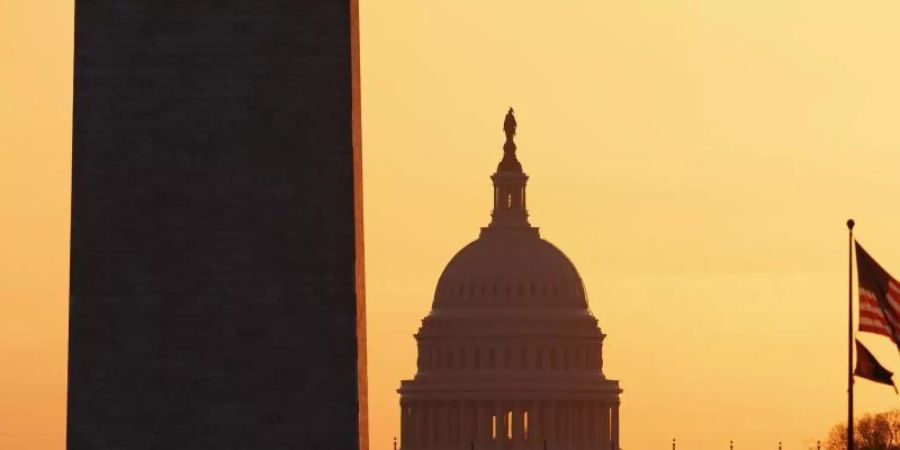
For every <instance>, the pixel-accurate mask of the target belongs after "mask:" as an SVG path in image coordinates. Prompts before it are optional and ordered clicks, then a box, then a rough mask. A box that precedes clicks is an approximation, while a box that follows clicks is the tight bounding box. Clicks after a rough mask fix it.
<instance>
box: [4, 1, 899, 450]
mask: <svg viewBox="0 0 900 450" xmlns="http://www.w3.org/2000/svg"><path fill="white" fill-rule="evenodd" d="M360 14H361V17H360V19H361V20H360V25H361V30H360V33H361V40H362V41H361V57H362V61H361V64H362V93H363V98H362V109H363V117H362V120H363V146H364V147H363V153H364V190H365V226H366V230H365V231H366V246H367V248H366V257H367V261H366V275H367V289H368V294H367V295H368V298H367V302H368V318H369V323H368V330H369V336H368V342H369V380H370V385H369V392H370V398H369V412H370V423H371V430H370V436H371V448H372V449H388V448H390V446H391V438H392V437H393V436H395V435H397V434H398V431H399V429H398V426H399V407H398V404H397V401H398V397H397V394H396V392H395V391H396V388H397V387H398V385H399V381H400V379H402V378H408V377H411V376H412V375H413V374H414V370H415V368H414V362H415V344H414V341H413V338H412V334H413V333H414V332H415V331H416V329H417V328H418V325H419V323H420V320H421V319H422V317H424V316H425V315H426V314H427V313H428V310H429V309H430V304H431V300H432V297H433V293H434V287H435V284H436V283H437V279H438V277H439V276H440V273H441V270H442V269H443V267H444V265H445V264H446V263H447V262H448V261H449V260H450V258H451V257H452V256H453V254H454V253H455V252H456V251H457V250H459V249H460V248H462V246H463V245H465V244H466V243H468V242H469V241H471V240H473V239H475V238H476V237H477V233H478V228H479V227H481V226H484V225H486V224H487V222H488V220H489V213H490V207H491V183H490V179H489V175H490V174H491V173H492V172H493V170H494V168H495V167H496V164H497V162H498V161H499V159H500V157H501V155H502V150H501V146H502V143H503V133H502V121H503V115H504V114H505V112H506V109H507V108H508V107H509V106H513V107H514V108H515V109H516V118H517V120H518V123H519V127H518V133H517V138H516V141H517V144H518V151H517V154H518V157H519V160H520V161H521V162H522V164H523V166H524V168H525V171H526V172H527V173H528V174H529V175H530V177H531V178H530V180H529V184H528V186H529V187H528V199H529V200H528V202H529V210H530V213H531V217H530V220H531V222H532V224H533V225H535V226H538V227H540V228H541V233H542V235H543V237H545V238H546V239H548V240H550V241H551V242H553V243H554V244H556V245H557V246H558V247H559V248H560V249H562V250H563V251H564V252H565V253H566V254H567V255H568V256H569V257H570V258H571V259H572V261H573V262H574V263H575V265H576V267H578V269H579V271H580V273H581V276H582V278H583V280H584V283H585V287H586V289H587V292H588V296H589V302H590V307H591V309H592V311H593V312H594V314H595V315H596V317H597V318H598V319H599V322H600V326H601V327H602V329H603V331H604V332H605V333H606V334H607V335H608V337H607V339H606V342H605V346H604V351H605V353H604V362H605V365H604V369H605V372H606V374H607V376H609V377H611V378H615V379H619V380H620V381H621V385H622V388H623V389H624V393H623V394H622V412H621V414H622V417H621V426H622V447H623V448H625V449H633V450H637V449H654V448H655V449H666V448H669V446H670V445H671V439H672V437H677V438H678V441H679V443H680V444H679V447H680V448H690V449H691V450H713V449H723V450H724V449H726V448H727V445H728V441H729V440H734V441H735V449H736V450H741V449H750V448H753V449H765V448H770V449H772V450H774V449H775V448H777V443H778V441H783V442H784V445H783V446H784V449H785V450H793V449H805V448H807V447H808V446H809V444H810V443H813V445H814V441H815V439H816V438H824V437H825V435H826V433H827V431H828V428H829V427H830V426H831V425H832V424H834V423H837V422H840V421H841V420H844V419H845V415H846V403H845V402H846V346H847V342H846V339H847V336H846V321H847V317H846V311H847V234H846V228H845V225H844V222H845V221H846V219H847V218H848V217H853V218H855V219H856V221H857V232H858V237H859V239H860V241H861V242H862V244H863V245H864V246H865V247H866V248H867V249H868V250H869V252H870V253H871V254H872V255H873V256H874V257H875V258H876V259H877V260H878V261H879V262H881V263H882V265H883V266H884V267H885V268H887V269H888V271H891V272H893V273H894V274H895V275H900V233H898V232H897V229H898V227H897V226H896V224H897V223H898V221H900V212H898V211H895V210H894V209H893V207H892V204H893V199H895V198H897V197H898V194H900V177H897V176H896V171H897V168H898V167H900V151H898V149H900V134H898V133H897V132H896V130H897V126H896V124H895V122H896V121H897V118H898V117H900V106H898V105H900V83H898V82H897V80H900V61H898V59H897V58H896V55H897V54H900V27H897V26H896V24H897V19H898V18H900V4H897V3H896V2H889V1H870V2H864V3H863V4H853V5H851V4H849V3H846V2H837V1H817V2H812V1H792V2H784V1H774V0H758V1H756V2H741V3H739V2H721V1H714V0H709V1H682V2H664V1H643V2H606V1H569V0H561V1H558V2H552V3H549V2H522V1H518V2H513V1H493V2H480V1H474V0H459V1H456V2H419V1H414V0H379V1H377V2H376V1H368V2H366V1H362V2H361V5H360ZM72 33H73V3H72V1H71V0H47V1H45V2H25V1H19V2H15V1H11V0H9V1H0V248H2V251H0V448H4V449H36V450H44V449H62V448H64V437H65V369H66V356H65V355H66V353H65V352H66V332H67V331H66V330H67V328H66V327H67V325H66V324H67V314H68V312H67V303H68V299H67V291H68V256H69V254H68V239H69V235H68V233H69V231H68V230H69V223H68V221H69V195H70V191H69V184H70V181H71V180H70V163H71V155H70V152H71V137H70V136H71V94H72V92H71V86H72V45H73V43H72ZM862 339H863V341H864V342H865V343H866V344H867V345H869V346H870V349H871V350H872V351H873V353H875V355H876V356H877V357H878V358H879V359H880V360H881V362H882V363H883V364H884V365H885V366H886V367H887V368H888V369H891V370H894V371H895V372H896V371H898V370H900V356H898V354H897V351H896V350H895V349H894V348H893V347H892V346H891V344H890V343H889V342H887V340H886V339H885V338H883V337H879V336H873V335H865V334H864V335H862ZM856 392H857V400H856V405H857V408H856V410H857V414H858V415H860V414H862V413H865V412H874V411H881V410H886V409H891V408H895V407H897V406H900V398H898V397H897V396H896V395H895V394H894V393H893V391H892V390H891V389H890V388H889V387H884V386H881V385H876V384H874V383H871V382H868V381H866V380H860V381H858V382H857V389H856Z"/></svg>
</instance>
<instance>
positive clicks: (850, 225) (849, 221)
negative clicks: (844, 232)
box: [847, 219, 856, 231]
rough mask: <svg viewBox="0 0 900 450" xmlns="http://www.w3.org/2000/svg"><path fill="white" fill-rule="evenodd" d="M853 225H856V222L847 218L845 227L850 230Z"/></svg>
mask: <svg viewBox="0 0 900 450" xmlns="http://www.w3.org/2000/svg"><path fill="white" fill-rule="evenodd" d="M854 225H856V222H854V221H853V219H849V220H847V229H849V230H850V231H853V226H854Z"/></svg>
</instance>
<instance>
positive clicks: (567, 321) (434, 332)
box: [398, 108, 622, 450]
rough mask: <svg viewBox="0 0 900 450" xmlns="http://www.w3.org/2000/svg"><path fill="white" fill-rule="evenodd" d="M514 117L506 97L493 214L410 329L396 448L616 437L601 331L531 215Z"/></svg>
mask: <svg viewBox="0 0 900 450" xmlns="http://www.w3.org/2000/svg"><path fill="white" fill-rule="evenodd" d="M516 127H517V124H516V120H515V116H514V115H513V110H512V108H510V109H509V112H508V113H507V115H506V118H505V120H504V124H503V131H504V133H505V134H506V142H505V143H504V145H503V150H504V152H503V159H502V160H501V161H500V164H499V165H498V167H497V172H496V173H494V174H493V175H492V176H491V179H492V180H493V185H494V195H493V199H494V209H493V213H492V214H491V222H490V224H489V225H488V226H487V227H484V228H482V229H481V234H480V236H479V237H478V239H477V240H475V241H474V242H472V243H470V244H468V245H466V246H465V247H464V248H463V249H462V250H460V251H459V252H458V253H457V254H456V255H455V256H454V257H453V258H452V259H451V260H450V262H449V263H448V264H447V267H446V268H445V269H444V272H443V273H442V274H441V277H440V279H439V281H438V285H437V288H436V289H435V294H434V302H433V304H432V309H431V312H430V313H429V314H428V316H426V317H425V318H424V319H423V320H422V326H421V328H420V329H419V331H418V333H416V335H415V338H416V341H417V344H418V359H417V372H416V374H415V377H414V378H413V379H411V380H404V381H402V382H401V385H400V389H399V390H398V392H399V393H400V415H401V431H400V437H401V439H400V444H401V448H402V450H450V449H460V448H474V449H478V450H480V449H496V450H500V449H508V450H530V449H534V450H539V449H544V448H547V449H548V450H555V449H566V450H610V449H613V450H618V448H619V447H618V446H619V394H620V393H621V392H622V390H621V389H620V388H619V383H618V381H615V380H610V379H607V378H606V376H605V375H604V374H603V358H602V350H603V339H604V337H605V335H604V334H603V333H602V332H601V330H600V328H599V327H598V325H597V319H596V318H595V317H594V316H593V314H592V313H591V312H590V310H589V309H588V304H587V297H586V294H585V289H584V285H583V283H582V281H581V277H580V276H579V275H578V271H577V270H576V269H575V266H574V265H573V264H572V262H571V261H569V259H568V258H567V257H566V255H565V254H564V253H563V252H562V251H560V250H559V249H558V248H556V247H555V246H553V244H551V243H549V242H547V241H546V240H544V239H541V237H540V234H539V232H538V229H537V228H535V227H532V226H531V225H530V224H529V222H528V211H527V208H526V195H525V184H526V182H527V181H528V176H527V175H526V174H525V173H524V172H523V171H522V164H521V163H520V162H519V160H518V158H517V157H516V145H515V142H514V136H515V134H516ZM545 446H546V447H545Z"/></svg>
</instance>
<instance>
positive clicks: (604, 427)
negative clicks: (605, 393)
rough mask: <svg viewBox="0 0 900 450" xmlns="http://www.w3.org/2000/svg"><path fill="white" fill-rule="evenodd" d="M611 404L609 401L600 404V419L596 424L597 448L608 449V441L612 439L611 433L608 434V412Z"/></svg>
mask: <svg viewBox="0 0 900 450" xmlns="http://www.w3.org/2000/svg"><path fill="white" fill-rule="evenodd" d="M611 407H612V405H610V404H609V403H602V404H600V420H599V423H598V424H597V425H598V429H599V430H600V445H599V446H597V448H600V449H603V450H609V447H610V445H609V442H610V440H611V439H612V434H610V432H609V431H610V424H609V412H610V408H611Z"/></svg>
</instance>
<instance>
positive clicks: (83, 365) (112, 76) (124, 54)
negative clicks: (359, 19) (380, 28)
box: [67, 0, 365, 450]
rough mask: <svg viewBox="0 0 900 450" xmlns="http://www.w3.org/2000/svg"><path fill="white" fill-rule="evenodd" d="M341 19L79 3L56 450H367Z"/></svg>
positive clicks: (306, 10)
mask: <svg viewBox="0 0 900 450" xmlns="http://www.w3.org/2000/svg"><path fill="white" fill-rule="evenodd" d="M351 6H352V5H351V3H350V2H349V1H347V0H344V1H330V0H328V1H326V0H317V1H303V0H243V1H238V0H218V1H212V0H191V1H174V0H173V1H168V0H116V1H112V0H107V1H100V0H93V1H92V0H77V2H76V36H75V42H76V49H75V89H74V91H75V99H74V130H73V152H74V155H73V177H72V178H73V186H72V191H73V194H72V196H73V198H72V247H71V306H70V330H69V333H70V343H69V400H68V438H67V440H68V448H69V449H72V450H88V449H155V450H158V449H166V450H177V449H191V450H204V449H216V450H225V449H248V450H250V449H253V450H256V449H266V450H269V449H288V448H290V449H347V450H350V449H358V448H360V442H361V441H363V442H364V441H365V438H364V434H363V438H362V439H361V437H360V433H359V428H358V425H359V423H360V422H361V420H360V411H361V408H362V411H363V412H364V406H361V404H360V402H359V397H358V393H359V391H360V389H363V390H364V387H365V386H364V377H361V378H359V379H358V371H357V369H358V368H359V367H358V364H360V363H358V361H360V360H362V361H363V362H364V358H361V356H364V353H363V352H364V348H361V347H360V345H359V344H358V341H357V323H356V317H357V313H361V311H358V310H357V300H358V299H357V296H356V289H357V286H356V276H357V271H356V264H357V259H356V258H357V256H361V255H358V254H357V253H358V252H357V250H356V241H355V228H354V219H355V213H354V211H355V207H356V208H357V209H356V210H358V206H359V205H358V204H355V203H354V165H353V164H354V156H353V152H354V147H353V128H354V125H358V124H354V121H353V114H352V104H353V97H352V86H351V85H352V76H351V68H352V56H353V55H352V54H351V44H352V42H351V31H352V30H351V18H352V17H351V16H352V12H353V11H352V10H351ZM357 143H358V141H357ZM357 150H358V148H357ZM360 383H363V385H362V386H361V385H360ZM362 405H364V403H362ZM363 416H364V414H363ZM363 419H364V417H363ZM362 422H364V420H362Z"/></svg>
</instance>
